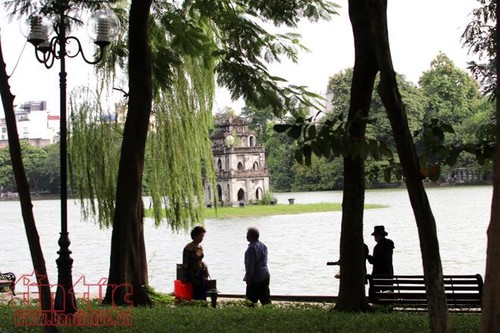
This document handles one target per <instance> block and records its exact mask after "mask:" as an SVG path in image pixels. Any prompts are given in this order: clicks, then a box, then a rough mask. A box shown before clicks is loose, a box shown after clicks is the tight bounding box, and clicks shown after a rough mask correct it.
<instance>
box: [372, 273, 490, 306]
mask: <svg viewBox="0 0 500 333" xmlns="http://www.w3.org/2000/svg"><path fill="white" fill-rule="evenodd" d="M367 278H368V281H369V284H370V286H369V291H368V298H369V301H370V302H371V303H373V304H381V305H389V306H392V307H393V308H394V309H401V310H416V311H424V310H426V309H427V294H426V291H425V282H424V276H423V275H394V276H376V275H373V276H372V275H368V276H367ZM443 281H444V289H445V294H446V301H447V303H448V309H449V310H450V311H471V312H480V311H481V296H482V293H483V279H482V277H481V275H479V274H476V275H445V276H443Z"/></svg>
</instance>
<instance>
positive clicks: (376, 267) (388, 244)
mask: <svg viewBox="0 0 500 333" xmlns="http://www.w3.org/2000/svg"><path fill="white" fill-rule="evenodd" d="M387 235H388V233H387V232H386V231H385V227H384V226H383V225H377V226H375V228H374V230H373V233H372V236H373V237H375V241H376V242H377V245H375V247H374V248H373V255H369V256H368V262H369V263H370V264H372V265H373V270H372V275H394V268H393V267H392V252H393V249H394V242H393V241H392V240H390V239H388V238H385V236H387Z"/></svg>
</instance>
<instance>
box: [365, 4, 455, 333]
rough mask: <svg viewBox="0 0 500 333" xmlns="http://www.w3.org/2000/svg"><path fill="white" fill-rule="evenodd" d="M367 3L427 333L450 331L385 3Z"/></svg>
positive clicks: (438, 260) (430, 218)
mask: <svg viewBox="0 0 500 333" xmlns="http://www.w3.org/2000/svg"><path fill="white" fill-rule="evenodd" d="M371 4H372V5H373V7H372V15H370V16H371V17H372V18H373V20H372V24H373V33H374V35H373V40H376V41H377V42H376V43H374V47H375V51H376V55H377V62H378V66H379V69H380V85H379V87H378V92H379V94H380V97H381V99H382V101H383V103H384V106H385V108H386V110H387V114H388V116H389V120H390V123H391V127H392V132H393V134H394V139H395V141H396V147H397V151H398V155H399V159H400V162H401V165H402V167H403V174H404V176H405V179H406V186H407V189H408V194H409V197H410V202H411V205H412V208H413V213H414V215H415V219H416V223H417V227H418V235H419V239H420V249H421V252H422V261H423V268H424V276H425V277H424V278H425V286H426V292H427V299H428V305H429V316H430V321H431V331H432V332H450V331H451V327H450V321H449V317H448V307H447V304H446V298H445V292H444V285H443V270H442V266H441V258H440V255H439V242H438V238H437V232H436V222H435V220H434V216H433V214H432V210H431V207H430V204H429V201H428V199H427V195H426V193H425V189H424V186H423V183H422V177H421V174H420V167H419V162H418V157H417V153H416V150H415V146H414V144H413V139H412V136H411V133H410V130H409V128H408V120H407V118H406V112H405V109H404V105H403V102H402V100H401V95H400V94H399V89H398V86H397V81H396V73H395V72H394V68H393V65H392V58H391V52H390V47H389V38H388V33H387V16H386V12H387V0H376V1H372V2H371Z"/></svg>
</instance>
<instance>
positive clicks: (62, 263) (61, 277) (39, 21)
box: [27, 0, 119, 313]
mask: <svg viewBox="0 0 500 333" xmlns="http://www.w3.org/2000/svg"><path fill="white" fill-rule="evenodd" d="M69 9H70V6H69V3H68V0H60V1H58V3H57V7H56V10H55V20H54V22H53V23H52V24H50V23H49V21H48V19H46V18H45V17H44V16H33V15H32V16H31V17H30V18H29V34H28V36H27V38H28V41H29V42H30V43H31V44H33V45H34V46H35V55H36V59H37V60H38V61H39V62H40V63H43V64H44V65H45V67H46V68H51V67H52V65H54V62H55V61H56V60H59V63H60V71H59V87H60V100H59V101H60V143H59V144H60V173H61V176H60V177H61V197H60V199H61V232H60V238H59V241H58V244H59V251H58V252H57V253H58V254H59V258H57V259H56V263H57V271H58V275H57V280H58V281H57V291H56V298H55V304H54V308H55V310H58V311H63V312H65V313H74V312H76V299H75V295H74V292H73V281H72V276H71V270H72V267H73V259H72V258H71V256H70V255H71V251H70V250H69V245H70V244H71V242H70V240H69V233H68V213H67V188H68V185H67V142H66V136H67V130H66V76H67V75H66V61H65V58H66V57H69V58H74V57H76V56H78V55H79V54H81V55H82V58H83V60H84V61H85V62H86V63H88V64H97V63H98V62H99V61H101V60H102V57H103V55H104V49H105V47H106V46H107V45H109V44H110V43H111V40H112V39H113V38H114V37H115V36H116V34H117V33H118V30H119V21H118V18H117V17H116V15H115V14H114V13H113V12H112V11H111V10H105V9H101V10H98V11H96V12H94V13H93V14H92V15H91V16H90V19H89V22H88V24H87V27H88V32H89V35H90V37H91V38H92V39H93V40H94V43H95V44H97V46H98V47H99V50H98V54H97V56H96V58H94V59H92V60H89V59H87V58H86V57H85V55H84V53H83V50H82V45H81V44H80V41H79V40H78V39H77V38H76V37H74V36H67V35H66V34H67V33H68V30H69V27H70V26H69V25H70V24H69V20H70V17H69V16H68V14H67V13H68V11H69ZM52 29H53V30H54V32H55V36H54V37H52V38H50V39H49V35H50V33H51V30H52ZM72 42H74V43H76V51H74V52H71V51H69V50H67V48H66V47H67V46H68V45H69V44H70V43H72Z"/></svg>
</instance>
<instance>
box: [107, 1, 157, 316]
mask: <svg viewBox="0 0 500 333" xmlns="http://www.w3.org/2000/svg"><path fill="white" fill-rule="evenodd" d="M150 7H151V0H133V1H132V3H131V7H130V20H129V50H130V55H129V65H128V70H129V104H128V113H127V120H126V122H125V128H124V132H123V143H122V149H121V156H120V164H119V170H118V180H117V191H116V208H115V215H114V220H113V234H112V239H111V258H110V269H109V279H108V283H109V286H108V288H107V290H106V296H105V298H104V303H107V304H111V303H114V304H120V305H124V304H129V303H130V302H132V303H133V304H134V305H135V306H137V305H149V304H151V301H150V299H149V297H148V295H147V293H146V291H145V290H144V288H143V286H144V285H145V284H146V280H145V279H146V273H145V271H146V269H147V268H146V260H145V246H144V228H143V203H142V191H141V186H142V172H143V168H144V152H145V147H146V138H147V133H148V127H149V117H150V114H151V104H152V82H151V53H150V48H149V42H148V40H149V37H148V18H149V11H150Z"/></svg>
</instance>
